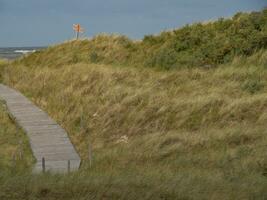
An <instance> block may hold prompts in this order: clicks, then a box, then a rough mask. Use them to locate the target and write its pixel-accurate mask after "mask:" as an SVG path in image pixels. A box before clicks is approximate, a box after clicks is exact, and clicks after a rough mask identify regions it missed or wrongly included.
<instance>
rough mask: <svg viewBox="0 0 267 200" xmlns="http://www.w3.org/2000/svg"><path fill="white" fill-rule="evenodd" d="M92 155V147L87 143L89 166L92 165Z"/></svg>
mask: <svg viewBox="0 0 267 200" xmlns="http://www.w3.org/2000/svg"><path fill="white" fill-rule="evenodd" d="M92 157H93V152H92V147H91V145H90V143H89V145H88V160H89V167H90V168H91V167H92Z"/></svg>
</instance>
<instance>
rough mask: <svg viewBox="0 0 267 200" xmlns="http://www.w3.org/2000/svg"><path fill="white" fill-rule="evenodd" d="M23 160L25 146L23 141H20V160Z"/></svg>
mask: <svg viewBox="0 0 267 200" xmlns="http://www.w3.org/2000/svg"><path fill="white" fill-rule="evenodd" d="M22 158H23V145H22V140H20V141H19V159H20V160H22Z"/></svg>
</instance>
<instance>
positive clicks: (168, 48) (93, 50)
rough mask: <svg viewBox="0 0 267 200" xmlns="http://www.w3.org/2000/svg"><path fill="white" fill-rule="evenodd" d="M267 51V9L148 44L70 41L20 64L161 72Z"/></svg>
mask: <svg viewBox="0 0 267 200" xmlns="http://www.w3.org/2000/svg"><path fill="white" fill-rule="evenodd" d="M266 47H267V9H264V10H263V11H261V12H252V13H238V14H236V15H235V16H234V17H232V18H231V19H219V20H217V21H214V22H210V23H205V24H203V23H196V24H193V25H187V26H185V27H183V28H181V29H177V30H174V31H166V32H162V33H161V34H160V35H158V36H153V35H149V36H145V37H144V39H143V40H142V41H132V40H130V39H128V38H127V37H125V36H115V35H111V36H108V35H99V36H96V37H95V38H93V39H91V40H82V41H72V42H67V43H65V44H62V45H58V46H56V47H50V48H48V49H47V50H43V51H41V52H37V53H35V54H32V55H30V56H28V57H26V58H24V59H22V60H20V61H19V63H24V64H25V65H31V66H52V67H55V66H60V65H62V64H75V63H80V62H84V63H98V64H99V63H102V64H114V65H122V66H124V65H132V66H137V67H140V66H143V67H157V68H161V69H176V68H184V67H196V66H197V67H199V66H202V67H214V66H216V65H218V64H223V63H229V62H231V61H232V59H233V58H234V57H235V56H248V55H252V54H253V53H254V52H255V51H257V50H259V49H266Z"/></svg>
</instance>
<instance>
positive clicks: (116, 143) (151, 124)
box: [2, 47, 267, 199]
mask: <svg viewBox="0 0 267 200" xmlns="http://www.w3.org/2000/svg"><path fill="white" fill-rule="evenodd" d="M56 48H58V47H56ZM34 55H35V56H36V54H34ZM37 55H38V54H37ZM41 55H42V54H41ZM38 59H43V58H41V57H40V58H38ZM24 61H25V60H22V62H20V61H16V62H15V63H11V64H10V65H9V66H6V68H5V70H4V72H3V73H2V77H3V82H4V83H5V84H7V85H9V86H11V87H14V88H16V89H17V90H19V91H21V92H22V93H23V94H25V95H26V96H27V97H28V98H30V99H31V100H32V101H34V102H35V103H36V104H37V105H38V106H40V107H41V108H42V109H43V110H45V111H47V112H48V113H49V115H50V116H52V117H53V118H54V119H56V121H57V122H58V123H59V124H61V125H62V126H63V127H64V128H65V129H66V130H67V132H68V133H69V136H70V138H71V140H72V142H73V143H74V145H75V146H76V147H77V149H78V152H79V154H80V155H81V157H82V158H83V166H82V170H81V172H78V173H76V174H73V175H70V176H69V177H57V176H52V175H51V176H50V175H48V176H47V177H42V178H41V180H45V181H48V183H46V184H44V183H43V182H39V181H38V180H37V178H36V177H35V176H34V175H27V180H29V181H31V182H32V184H34V185H35V190H34V191H33V192H30V191H31V188H30V186H25V187H23V188H21V186H20V185H16V186H17V187H18V190H17V193H15V194H14V195H18V196H20V195H24V197H25V198H26V199H27V198H28V199H29V197H31V198H32V199H34V197H42V198H46V199H54V197H55V196H57V199H72V198H74V196H75V194H79V195H78V196H79V198H80V199H83V198H85V197H88V195H89V196H94V197H96V196H97V197H99V196H100V198H101V197H102V196H104V197H106V198H108V199H118V198H121V199H152V198H153V199H161V197H162V198H163V199H164V198H165V199H175V198H177V197H179V198H181V199H207V198H209V199H264V198H266V197H267V193H266V187H267V171H266V170H267V160H266V158H267V156H266V145H267V129H266V120H267V115H266V113H267V112H266V111H267V97H266V92H267V86H266V84H267V83H266V80H267V71H266V70H267V65H266V64H267V51H266V50H260V51H258V52H257V53H255V54H253V55H252V56H249V57H244V56H242V57H235V59H234V60H233V61H232V62H231V63H230V64H224V65H220V66H218V67H217V68H209V69H203V68H201V67H200V68H192V69H187V68H185V69H180V70H172V71H154V70H151V69H148V68H131V67H120V68H118V67H115V66H111V65H103V64H87V63H82V62H81V63H76V64H69V63H66V64H64V65H55V67H53V65H52V64H51V65H48V66H40V67H39V66H36V67H33V65H29V66H28V65H25V63H24ZM52 62H55V64H56V62H57V60H54V61H51V63H52ZM88 145H91V147H92V149H93V165H92V167H91V168H88V165H87V155H88ZM8 177H9V176H8ZM8 177H5V179H6V180H7V181H6V182H5V187H4V188H3V189H2V194H3V197H5V195H7V194H8V189H7V188H8V187H9V186H10V184H11V183H13V182H14V181H15V180H16V179H17V178H18V177H19V176H18V177H9V178H8ZM12 180H13V181H12ZM63 181H64V182H63ZM74 183H75V185H77V187H73V184H74ZM103 183H104V185H103ZM20 184H23V181H21V182H20ZM64 188H68V190H67V192H66V191H65V189H64ZM23 191H24V192H25V191H28V192H25V193H24V192H23ZM44 191H45V192H44ZM63 191H64V192H63ZM79 198H78V199H79ZM14 199H16V198H15V197H14Z"/></svg>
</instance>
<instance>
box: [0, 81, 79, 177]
mask: <svg viewBox="0 0 267 200" xmlns="http://www.w3.org/2000/svg"><path fill="white" fill-rule="evenodd" d="M0 99H1V100H3V101H4V102H5V103H6V105H7V108H8V110H9V112H10V114H11V115H12V117H13V118H14V120H15V121H16V123H17V124H18V125H19V126H20V127H21V128H23V130H25V132H26V134H27V135H28V137H29V139H30V145H31V148H32V151H33V154H34V156H35V158H36V160H37V163H36V164H35V167H34V172H41V171H42V159H43V158H45V164H46V166H45V169H46V170H49V171H51V172H57V173H65V172H67V171H75V170H78V169H79V166H80V162H81V160H80V157H79V155H78V154H77V152H76V150H75V148H74V146H73V145H72V143H71V141H70V139H69V137H68V135H67V133H66V131H65V130H64V129H63V128H62V127H61V126H59V125H58V124H57V123H56V122H55V121H54V120H53V119H51V118H50V117H49V116H48V114H47V113H45V112H44V111H42V110H41V109H40V108H38V107H37V106H35V105H34V104H33V103H32V102H31V101H29V100H28V99H27V98H26V97H24V96H23V95H22V94H20V93H19V92H17V91H15V90H14V89H11V88H9V87H7V86H4V85H2V84H0Z"/></svg>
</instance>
